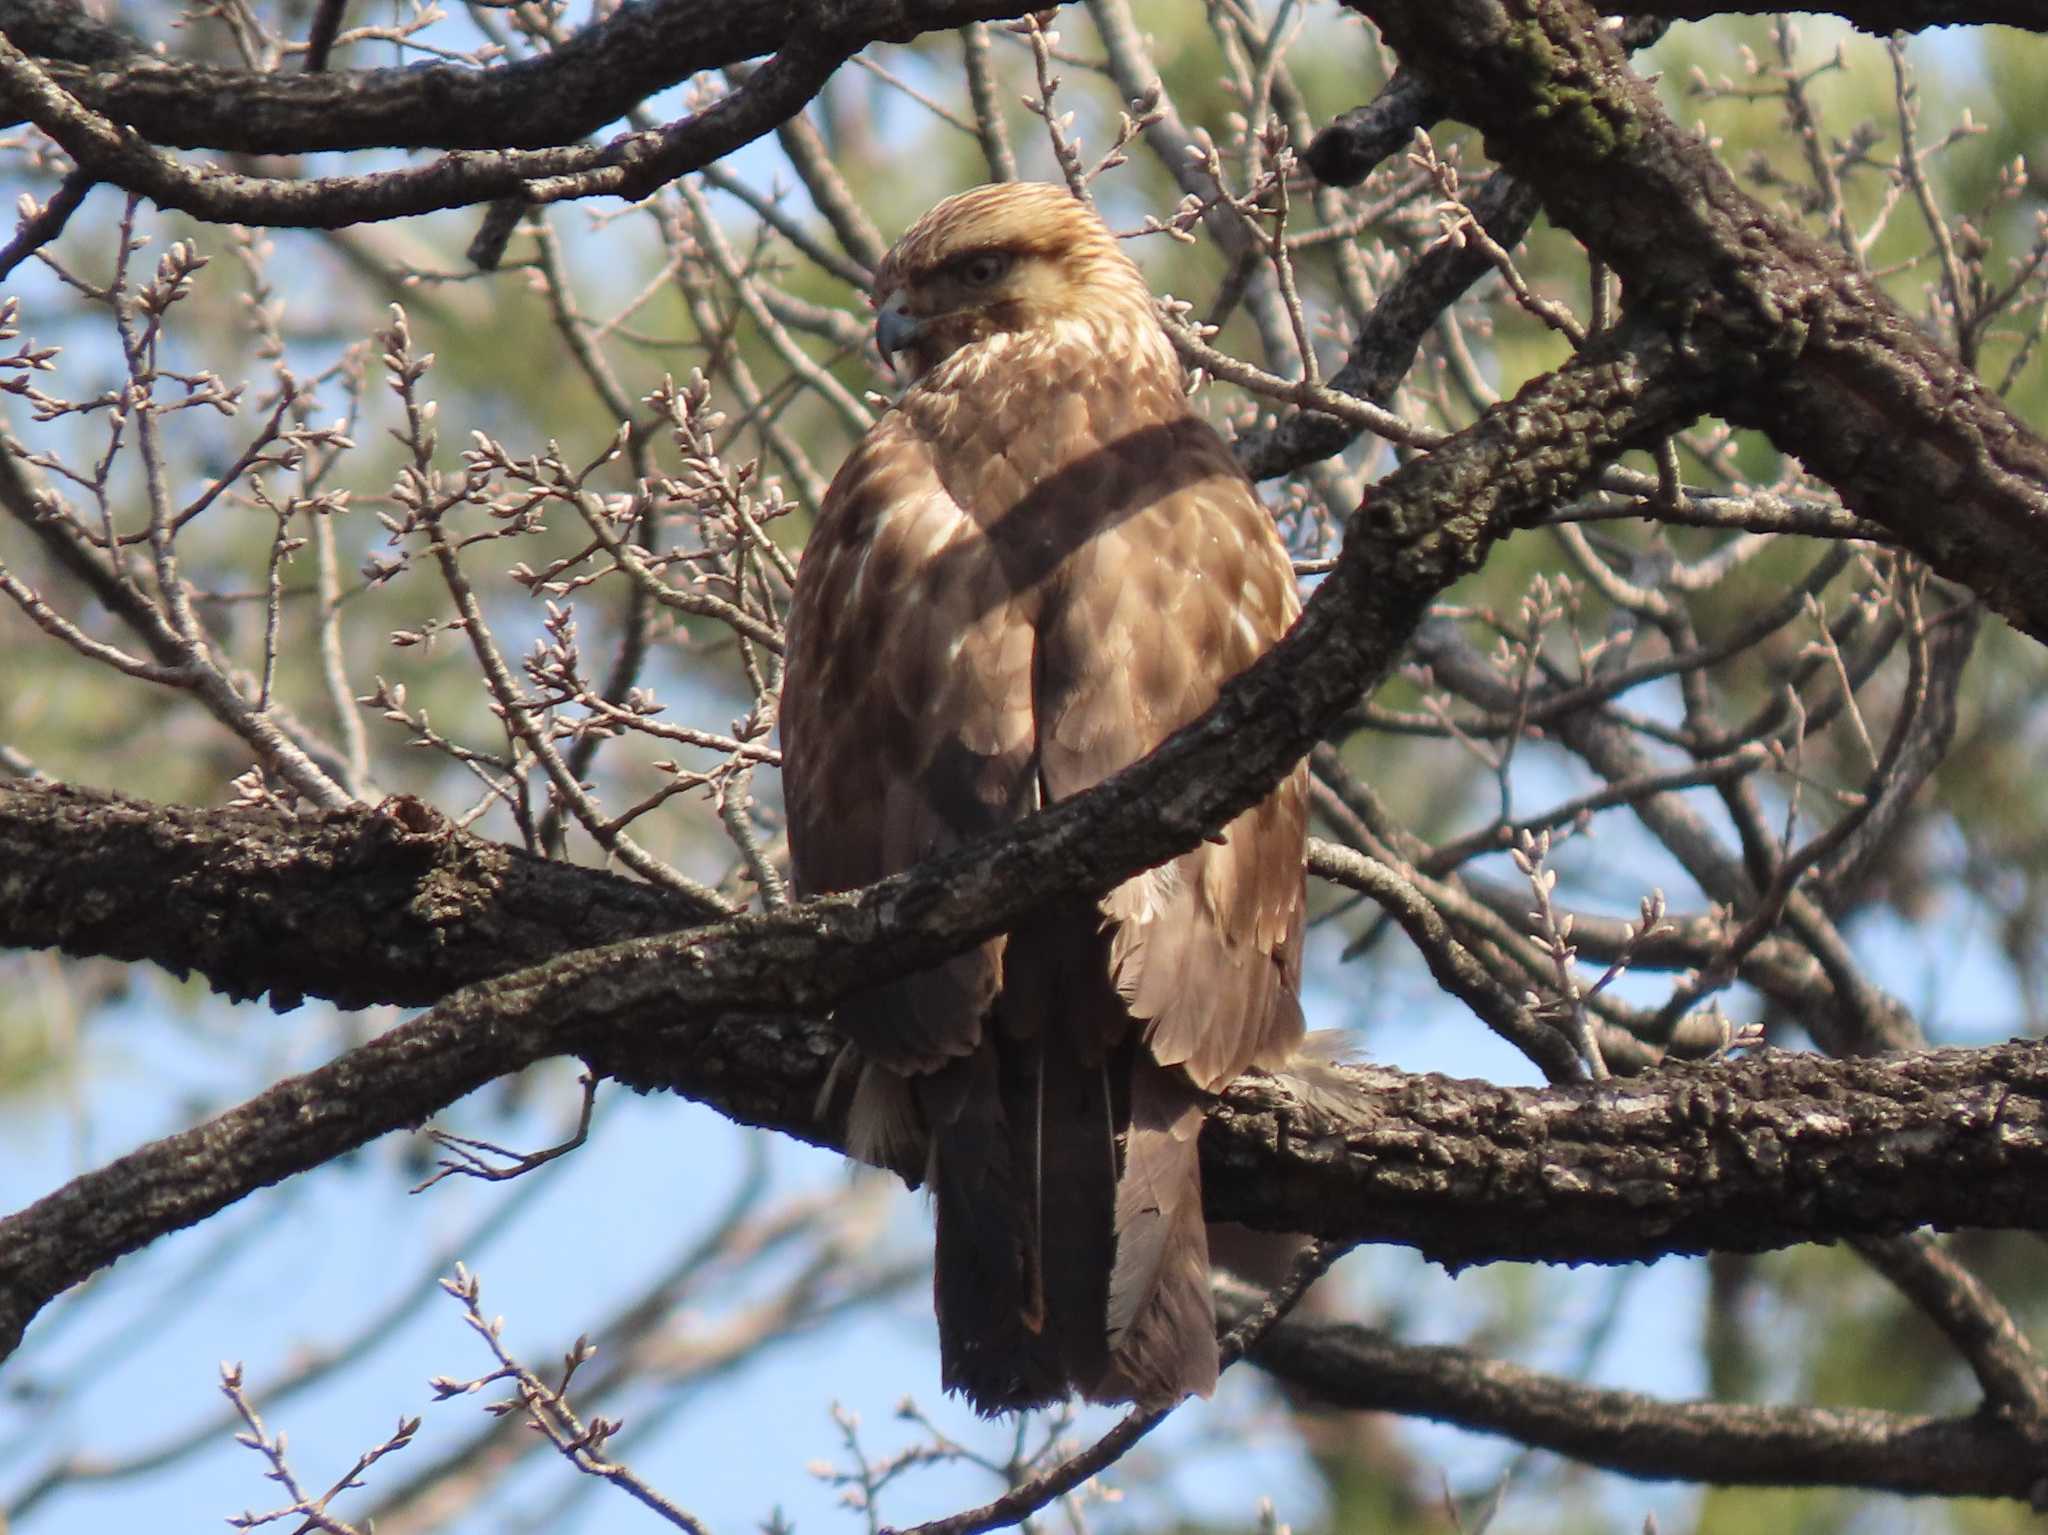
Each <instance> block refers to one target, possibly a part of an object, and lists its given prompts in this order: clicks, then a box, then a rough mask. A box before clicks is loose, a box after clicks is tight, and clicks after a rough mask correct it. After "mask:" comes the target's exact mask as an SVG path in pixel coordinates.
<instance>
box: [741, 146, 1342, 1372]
mask: <svg viewBox="0 0 2048 1535" xmlns="http://www.w3.org/2000/svg"><path fill="white" fill-rule="evenodd" d="M875 287H876V297H877V300H878V303H879V308H880V310H881V317H880V323H879V325H878V327H877V331H878V336H879V337H880V339H881V341H882V343H883V345H884V347H885V349H893V350H897V351H900V352H902V353H903V354H904V355H905V359H906V362H907V363H908V365H909V366H910V367H911V368H912V370H913V372H914V374H915V376H916V378H917V382H916V385H915V387H913V388H912V389H911V390H910V391H909V392H908V393H907V394H906V395H905V396H904V397H903V400H902V402H901V403H900V404H899V405H898V406H897V407H896V408H895V409H893V410H891V411H890V412H889V413H888V414H887V415H885V416H884V417H883V418H882V419H881V420H880V421H878V422H877V423H876V424H875V426H874V428H873V429H872V430H871V431H869V433H868V434H867V436H866V437H865V438H864V439H863V440H862V442H861V443H860V445H859V446H858V447H856V448H855V449H854V451H853V453H852V455H851V456H850V457H849V458H848V459H847V461H846V463H845V464H844V465H842V466H841V468H840V471H839V474H838V476H837V477H836V478H835V479H834V480H833V482H832V488H831V490H830V491H829V492H828V494H827V495H826V498H825V505H824V510H823V513H822V515H821V516H820V518H819V522H818V526H817V530H816V532H815V533H814V534H813V535H812V538H811V543H810V546H809V548H808V549H806V550H805V552H804V559H803V564H802V568H801V570H800V572H799V576H798V581H797V590H796V599H795V602H794V605H793V606H792V609H791V612H790V623H789V651H788V674H787V680H786V682H785V685H784V690H783V703H782V732H783V782H784V786H785V792H786V796H787V799H788V804H789V831H790V849H791V853H792V856H793V858H794V861H795V865H796V876H797V883H798V885H799V886H800V888H801V889H803V890H804V891H805V892H819V891H827V890H844V889H850V888H853V887H856V886H859V885H863V884H866V883H869V882H870V881H872V880H875V879H878V878H880V877H881V876H883V875H886V874H891V873H895V872H897V871H899V870H902V869H905V868H908V867H909V866H910V865H912V864H914V863H916V862H918V861H919V860H920V859H923V858H926V857H928V856H930V855H932V854H934V853H938V852H943V851H945V850H947V849H949V848H952V847H955V846H957V845H959V844H960V843H962V842H964V841H966V840H968V839H970V838H972V837H974V836H976V835H979V834H980V833H983V832H986V831H990V830H992V829H994V828H996V827H999V826H1002V825H1004V824H1006V823H1008V822H1011V821H1014V820H1016V819H1018V818H1019V817H1021V816H1023V815H1026V814H1028V813H1029V812H1030V811H1031V810H1033V809H1034V808H1036V807H1037V806H1039V805H1041V804H1043V803H1045V802H1047V801H1050V800H1055V799H1059V798H1062V797H1065V796H1067V795H1072V794H1077V793H1079V792H1081V791H1082V790H1083V789H1086V788H1088V787H1089V786H1090V785H1092V784H1094V783H1096V782H1098V781H1100V780H1101V779H1103V778H1105V777H1107V776H1108V775H1110V774H1111V773H1114V772H1115V771H1116V770H1117V769H1118V768H1121V767H1124V766H1126V765H1127V764H1129V763H1131V762H1133V761H1135V760H1137V759H1138V758H1139V757H1142V756H1143V755H1145V753H1147V752H1149V751H1151V750H1152V749H1153V748H1154V747H1155V746H1157V745H1158V744H1159V743H1160V742H1161V741H1162V740H1164V739H1165V738H1166V736H1167V735H1169V734H1170V733H1171V732H1172V731H1174V730H1175V729H1177V728H1178V727H1180V726H1181V725H1184V724H1186V723H1188V722H1189V721H1190V720H1192V719H1194V718H1195V717H1196V716H1198V715H1200V714H1201V713H1202V712H1203V711H1204V710H1206V709H1207V708H1208V707H1209V705H1210V704H1211V703H1212V702H1214V700H1215V698H1216V694H1217V691H1218V689H1219V688H1220V687H1221V686H1222V684H1223V683H1224V682H1225V681H1227V680H1228V679H1229V678H1230V677H1232V676H1234V675H1235V674H1237V673H1238V672H1240V671H1242V670H1244V668H1245V667H1247V666H1249V665H1250V664H1251V662H1252V661H1253V660H1254V659H1255V658H1257V657H1258V656H1259V655H1260V654H1261V653H1262V652H1263V651H1264V650H1266V649H1267V648H1268V647H1269V646H1270V645H1272V644H1273V642H1274V641H1275V640H1277V639H1278V638H1279V637H1280V635H1281V634H1282V633H1283V632H1284V631H1285V630H1286V628H1287V626H1288V625H1289V624H1290V623H1291V622H1292V621H1293V619H1294V616H1295V614H1296V612H1297V611H1298V608H1299V602H1298V599H1297V596H1296V592H1295V586H1294V578H1293V572H1292V570H1291V568H1290V566H1289V563H1288V560H1287V557H1286V554H1285V551H1283V550H1282V548H1281V546H1280V543H1279V540H1278V538H1277V537H1276V536H1275V534H1274V531H1273V527H1272V522H1271V519H1270V518H1269V517H1268V515H1267V513H1266V511H1265V508H1264V507H1263V506H1261V505H1260V503H1259V500H1258V498H1257V496H1256V495H1254V494H1253V492H1252V488H1251V486H1250V484H1249V483H1248V482H1247V481H1246V479H1245V477H1244V475H1243V474H1242V473H1241V472H1240V471H1239V469H1238V468H1237V465H1236V463H1235V462H1234V461H1233V460H1232V458H1231V456H1230V452H1229V450H1228V449H1227V448H1226V447H1225V446H1224V444H1223V442H1222V441H1221V439H1219V438H1218V437H1217V435H1216V434H1215V432H1214V431H1212V430H1211V429H1210V428H1209V427H1208V425H1207V424H1206V423H1204V422H1203V421H1202V420H1201V419H1200V418H1199V417H1198V416H1196V415H1195V414H1194V413H1193V411H1192V410H1191V408H1190V407H1189V404H1188V400H1187V395H1186V391H1185V389H1184V386H1183V382H1182V374H1181V368H1180V364H1179V361H1178V359H1177V358H1176V356H1175V354H1174V351H1173V348H1172V345H1171V343H1170V342H1169V341H1168V340H1167V337H1166V335H1165V333H1164V331H1163V330H1162V329H1161V328H1160V325H1159V321H1158V319H1157V317H1156V315H1155V313H1154V311H1153V307H1152V298H1151V294H1150V292H1149V291H1148V290H1147V288H1146V286H1145V282H1144V279H1143V278H1142V277H1141V276H1140V275H1139V273H1138V270H1137V268H1136V267H1134V266H1133V265H1132V264H1131V262H1130V261H1129V259H1128V258H1126V257H1125V255H1124V254H1123V252H1122V251H1121V250H1120V249H1119V248H1118V245H1117V242H1116V240H1115V238H1114V237H1113V236H1112V235H1111V234H1110V233H1109V231H1108V230H1107V229H1105V228H1104V227H1103V226H1102V224H1101V222H1100V221H1099V220H1098V219H1097V218H1096V216H1095V214H1094V213H1093V212H1092V211H1090V210H1089V209H1088V208H1087V207H1085V206H1084V205H1083V204H1081V203H1080V202H1078V201H1076V200H1075V199H1074V198H1073V197H1072V196H1070V195H1069V194H1068V193H1067V192H1066V191H1065V189H1063V188H1057V187H1050V186H1040V185H1035V184H1017V183H1011V184H1003V185H994V186H985V187H978V188H976V189H975V190H973V191H971V192H966V193H962V194H961V195H960V196H958V197H953V198H949V199H947V200H946V201H945V202H943V203H941V204H939V205H938V207H936V208H934V209H933V210H932V211H931V212H930V213H928V214H926V215H925V217H924V218H922V219H920V220H919V221H918V223H917V224H916V226H915V227H913V228H912V229H911V230H910V232H909V233H908V234H906V235H905V236H904V237H903V239H902V240H901V241H900V242H899V243H898V244H897V246H896V248H895V249H894V250H893V251H891V252H890V253H889V256H888V259H887V260H885V261H884V262H883V263H882V265H881V267H880V268H879V270H878V271H877V272H876V280H875ZM1306 817H1307V782H1306V778H1305V776H1304V774H1303V773H1301V772H1299V771H1297V772H1296V773H1295V774H1294V775H1293V776H1292V777H1290V778H1289V779H1288V780H1287V781H1286V782H1285V783H1283V784H1282V785H1281V786H1280V788H1279V789H1278V790H1277V791H1275V793H1274V794H1273V796H1272V797H1271V798H1270V799H1268V800H1266V801H1265V802H1264V803H1262V804H1260V805H1257V806H1254V807H1253V808H1252V809H1250V810H1248V811H1246V812H1245V813H1244V814H1243V815H1242V816H1240V817H1238V819H1237V820H1235V821H1233V822H1232V823H1231V824H1230V825H1229V827H1227V828H1226V829H1225V833H1224V835H1223V837H1222V839H1221V840H1220V841H1217V842H1210V843H1205V844H1204V845H1203V846H1201V847H1199V848H1197V849H1196V850H1195V851H1193V852H1191V853H1188V854H1185V855H1184V856H1182V857H1180V858H1178V859H1176V860H1174V861H1173V862H1172V863H1171V864H1168V865H1166V866H1164V867H1162V868H1160V869H1156V870H1153V871H1152V872H1150V873H1148V874H1144V875H1141V876H1139V877H1137V878H1135V879H1132V880H1129V881H1127V882H1126V883H1124V884H1122V885H1120V886H1118V887H1117V888H1116V889H1115V890H1113V891H1111V892H1110V893H1109V894H1108V895H1107V896H1106V897H1104V898H1103V899H1102V900H1101V901H1100V902H1094V901H1087V900H1079V899H1076V900H1069V901H1063V902H1058V903H1055V904H1054V905H1052V906H1050V907H1048V908H1046V909H1045V910H1043V911H1041V912H1040V913H1038V914H1037V915H1036V916H1035V917H1033V918H1032V919H1031V920H1029V921H1027V922H1025V923H1024V924H1022V925H1020V926H1019V927H1018V928H1017V929H1016V930H1015V931H1014V932H1012V933H1010V934H1009V935H1008V936H1007V937H1004V938H998V939H994V940H991V941H990V942H988V943H986V944H983V945H982V946H981V947H980V948H979V949H976V950H974V951H972V952H970V953H968V954H965V955H962V956H960V957H958V958H956V959H954V960H952V961H951V962H949V963H947V964H945V965H943V966H940V967H939V968H937V969H935V970H932V971H929V972H926V973H924V974H920V975H916V976H912V977H910V978H908V979H906V980H903V981H900V982H897V983H895V984H893V985H888V986H883V987H878V988H876V989H875V990H874V991H872V992H870V993H867V994H865V995H862V996H858V997H855V998H852V999H850V1000H849V1001H848V1002H847V1003H846V1004H845V1005H843V1006H842V1007H841V1008H840V1010H839V1014H838V1019H839V1022H840V1024H841V1025H842V1026H843V1027H844V1028H845V1030H846V1032H847V1033H848V1034H849V1035H850V1036H851V1038H852V1039H853V1041H854V1043H855V1044H856V1045H857V1046H858V1048H859V1052H860V1054H861V1056H862V1057H863V1058H864V1059H865V1062H866V1063H867V1064H866V1066H865V1068H864V1070H863V1071H862V1074H861V1076H860V1078H859V1081H858V1086H857V1088H856V1089H855V1092H854V1094H853V1100H852V1104H851V1110H850V1115H851V1121H850V1124H849V1131H848V1133H849V1144H850V1145H852V1146H853V1148H854V1149H855V1151H856V1152H857V1153H858V1154H862V1155H865V1156H867V1157H868V1158H870V1159H871V1160H877V1161H883V1162H887V1163H889V1164H890V1165H894V1166H897V1167H899V1168H904V1169H906V1170H908V1171H910V1172H911V1173H912V1174H913V1175H921V1176H922V1177H924V1178H925V1180H926V1181H928V1182H929V1184H930V1185H931V1188H932V1190H933V1193H934V1196H935V1199H936V1202H937V1207H938V1228H939V1235H938V1269H937V1281H936V1289H937V1302H938V1312H939V1336H940V1346H941V1352H942V1355H943V1364H944V1377H945V1383H946V1385H947V1386H948V1387H949V1388H951V1389H954V1390H959V1391H962V1392H965V1393H966V1394H967V1395H968V1396H969V1397H970V1398H971V1399H972V1400H973V1401H974V1403H975V1405H976V1406H977V1407H979V1408H980V1409H982V1410H983V1411H985V1412H998V1411H1005V1410H1010V1409H1014V1408H1020V1407H1026V1406H1031V1405H1035V1404H1040V1403H1044V1402H1048V1401H1053V1400H1057V1399H1060V1398H1063V1397H1066V1396H1068V1395H1070V1394H1071V1393H1073V1392H1075V1391H1078V1392H1080V1393H1081V1394H1082V1395H1084V1396H1086V1397H1088V1398H1090V1399H1091V1400H1095V1401H1112V1402H1125V1401H1133V1402H1139V1403H1144V1404H1147V1405H1160V1404H1165V1403H1169V1402H1173V1401H1177V1400H1179V1399H1180V1398H1181V1397H1183V1396H1186V1395H1188V1394H1190V1393H1199V1394H1202V1395H1207V1394H1208V1392H1209V1391H1210V1390H1211V1389H1212V1388H1213V1386H1214V1384H1215V1380H1216V1342H1215V1331H1214V1328H1215V1324H1214V1318H1213V1314H1212V1312H1211V1307H1210V1300H1209V1284H1208V1246H1207V1239H1206V1235H1205V1228H1204V1226H1203V1222H1202V1199H1201V1178H1200V1169H1199V1165H1198V1163H1197V1161H1196V1155H1195V1138H1196V1134H1197V1132H1198V1131H1199V1130H1200V1128H1201V1123H1202V1101H1203V1095H1205V1094H1208V1093H1213V1092H1215V1091H1217V1090H1218V1089H1220V1088H1222V1087H1223V1086H1224V1085H1225V1084H1226V1083H1228V1082H1229V1081H1230V1080H1231V1079H1232V1078H1233V1077H1235V1076H1236V1075H1237V1074H1238V1073H1239V1072H1241V1071H1243V1070H1244V1069H1245V1068H1246V1067H1247V1066H1249V1065H1252V1064H1259V1065H1267V1066H1270V1065H1277V1064H1279V1063H1281V1062H1282V1061H1283V1060H1284V1059H1285V1058H1286V1057H1287V1055H1288V1054H1289V1053H1290V1052H1291V1051H1292V1049H1293V1047H1294V1045H1295V1044H1296V1042H1297V1041H1298V1040H1299V1039H1300V1036H1301V1009H1300V1006H1299V1004H1298V1002H1297V1001H1296V991H1297V988H1298V985H1299V981H1300V971H1301V925H1302V908H1303V901H1304V889H1303V837H1304V834H1305V826H1306Z"/></svg>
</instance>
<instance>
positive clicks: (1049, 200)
mask: <svg viewBox="0 0 2048 1535" xmlns="http://www.w3.org/2000/svg"><path fill="white" fill-rule="evenodd" d="M875 308H876V324H875V339H876V342H877V344H878V345H879V346H880V347H881V349H882V352H883V354H884V355H885V356H887V357H889V358H890V359H891V361H894V359H895V357H896V356H897V355H898V354H900V355H901V356H902V357H903V358H904V359H905V365H904V369H905V371H906V372H907V373H908V374H909V375H910V377H912V378H913V379H921V378H923V377H924V376H925V375H926V374H928V373H929V372H931V370H932V369H933V368H935V367H937V366H938V365H939V364H940V363H941V362H943V361H944V360H945V359H946V358H948V357H950V356H952V355H953V354H954V353H955V352H957V351H959V350H960V349H961V348H962V347H966V346H972V345H974V344H975V343H977V342H980V341H985V340H988V339H990V338H992V337H996V336H1003V335H1033V334H1040V335H1046V336H1050V335H1052V334H1053V333H1054V332H1055V331H1057V330H1059V329H1060V328H1062V327H1064V326H1070V325H1072V324H1074V323H1076V322H1078V323H1080V324H1081V325H1084V326H1088V327H1091V328H1096V329H1103V328H1108V327H1112V326H1113V327H1115V328H1116V329H1118V330H1120V331H1125V332H1128V330H1130V329H1131V328H1134V327H1151V328H1154V329H1156V322H1155V321H1154V320H1153V318H1152V298H1151V293H1150V291H1149V290H1148V289H1147V288H1146V286H1145V280H1144V278H1143V277H1142V276H1141V275H1140V274H1139V272H1138V269H1137V268H1136V267H1134V266H1133V265H1132V264H1131V262H1130V259H1129V258H1128V257H1126V256H1125V255H1124V253H1123V251H1122V250H1121V248H1119V246H1118V244H1117V241H1116V238H1115V237H1114V236H1113V235H1111V234H1110V232H1109V231H1108V230H1107V229H1105V228H1104V227H1103V226H1102V223H1101V221H1100V220H1099V219H1098V218H1097V217H1096V216H1095V214H1094V212H1093V211H1092V210H1091V209H1089V208H1087V207H1086V206H1084V205H1083V204H1081V203H1079V202H1077V201H1076V200H1075V199H1074V197H1073V196H1072V195H1071V194H1070V193H1069V192H1068V191H1067V190H1066V188H1064V187H1054V186H1044V185H1037V184H1032V183H1014V182H1013V183H1006V184H999V185H994V186H987V187H977V188H975V189H974V190H973V191H971V192H963V193H961V194H960V195H959V196H958V197H952V198H948V199H947V200H946V201H945V202H943V203H940V204H939V205H938V207H936V208H934V209H933V210H932V211H931V212H930V213H928V214H926V215H925V216H924V217H923V218H922V219H920V220H918V222H917V223H916V224H915V225H914V226H912V228H911V229H910V230H909V232H907V233H906V234H905V235H904V236H903V238H902V239H901V240H899V241H897V243H896V247H895V249H893V250H891V251H890V252H889V254H888V256H887V258H886V259H885V260H884V261H883V262H882V264H881V266H880V267H879V268H878V269H877V270H876V272H875Z"/></svg>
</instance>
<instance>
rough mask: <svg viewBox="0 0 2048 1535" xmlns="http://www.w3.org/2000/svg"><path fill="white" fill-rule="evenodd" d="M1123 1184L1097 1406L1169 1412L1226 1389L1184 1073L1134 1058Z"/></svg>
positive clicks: (1196, 1106) (1196, 1111) (1197, 1128)
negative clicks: (1106, 1356)
mask: <svg viewBox="0 0 2048 1535" xmlns="http://www.w3.org/2000/svg"><path fill="white" fill-rule="evenodd" d="M1133 1056H1134V1059H1133V1061H1132V1065H1131V1098H1130V1129H1129V1132H1128V1134H1127V1137H1126V1140H1125V1150H1124V1169H1123V1176H1122V1178H1121V1179H1120V1180H1119V1182H1118V1184H1117V1199H1116V1262H1115V1266H1114V1267H1113V1268H1112V1269H1111V1271H1110V1279H1109V1309H1108V1312H1107V1321H1108V1337H1109V1348H1110V1367H1109V1370H1108V1372H1107V1373H1106V1374H1105V1375H1104V1376H1103V1378H1102V1380H1101V1381H1100V1383H1099V1384H1098V1385H1097V1386H1096V1387H1095V1388H1094V1389H1092V1390H1090V1391H1089V1392H1088V1395H1089V1397H1090V1399H1091V1400H1094V1401H1103V1402H1134V1403H1137V1404H1138V1405H1140V1406H1144V1407H1163V1406H1168V1405H1171V1404H1172V1403H1174V1402H1177V1401H1179V1400H1180V1399H1181V1398H1182V1397H1184V1396H1189V1395H1194V1396H1208V1395H1209V1394H1210V1393H1211V1392H1213V1391H1214V1390H1215V1389H1216V1372H1217V1368H1218V1360H1217V1353H1216V1314H1215V1307H1214V1304H1213V1302H1212V1301H1211V1299H1210V1295H1209V1235H1208V1227H1207V1225H1206V1224H1205V1223H1204V1221H1203V1219H1202V1168H1201V1162H1200V1159H1199V1156H1198V1153H1197V1149H1196V1143H1197V1139H1198V1137H1199V1135H1200V1133H1201V1128H1202V1103H1201V1099H1200V1097H1199V1096H1198V1095H1197V1094H1196V1093H1195V1091H1194V1089H1193V1088H1192V1087H1191V1086H1190V1085H1189V1084H1188V1083H1187V1081H1186V1079H1185V1078H1184V1077H1182V1076H1181V1074H1180V1073H1179V1072H1177V1071H1173V1070H1171V1069H1170V1068H1167V1067H1162V1066H1160V1065H1159V1064H1158V1063H1157V1062H1156V1061H1154V1060H1153V1059H1152V1058H1151V1057H1150V1055H1149V1054H1148V1053H1147V1052H1145V1051H1144V1050H1137V1051H1134V1052H1133Z"/></svg>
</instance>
